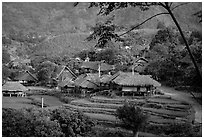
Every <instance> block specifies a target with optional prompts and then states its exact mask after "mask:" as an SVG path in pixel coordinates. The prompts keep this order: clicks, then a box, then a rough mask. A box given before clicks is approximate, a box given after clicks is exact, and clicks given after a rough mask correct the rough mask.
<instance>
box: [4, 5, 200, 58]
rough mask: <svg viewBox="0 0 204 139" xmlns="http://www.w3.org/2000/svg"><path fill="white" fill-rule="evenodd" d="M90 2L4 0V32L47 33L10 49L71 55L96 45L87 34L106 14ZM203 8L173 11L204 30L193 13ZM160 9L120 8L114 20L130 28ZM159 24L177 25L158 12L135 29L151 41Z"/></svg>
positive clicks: (183, 21)
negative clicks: (39, 40)
mask: <svg viewBox="0 0 204 139" xmlns="http://www.w3.org/2000/svg"><path fill="white" fill-rule="evenodd" d="M179 4H180V3H179ZM88 5H89V3H80V4H79V5H78V6H76V7H74V6H73V3H71V2H66V3H63V2H59V3H56V2H55V3H54V2H49V3H36V2H23V3H18V2H13V3H12V2H9V3H8V2H3V4H2V33H3V35H6V36H9V34H12V33H13V32H20V31H22V32H23V33H25V34H27V33H29V32H37V33H38V34H42V35H44V36H46V37H47V39H46V40H45V41H43V42H42V43H41V44H36V45H33V46H27V45H26V44H23V45H20V44H18V48H17V49H14V47H15V46H16V42H15V43H14V45H13V46H12V47H11V46H10V48H8V49H12V50H18V51H20V53H21V54H27V55H30V54H31V53H32V54H38V53H46V54H48V55H50V56H52V55H64V54H66V55H70V56H71V55H73V54H75V53H76V52H79V51H81V50H83V49H87V48H89V47H93V46H94V44H95V42H94V41H93V42H88V43H85V42H83V41H84V39H85V38H86V37H87V36H88V34H89V32H90V27H91V26H94V25H95V24H96V22H98V21H101V20H104V19H106V18H107V17H102V16H97V12H98V9H97V8H88ZM176 5H178V3H173V4H172V6H176ZM201 9H202V6H201V3H189V4H187V5H183V6H181V7H179V8H177V9H175V10H174V13H175V15H176V17H177V19H178V21H179V23H180V24H181V26H182V28H183V29H184V30H195V29H196V30H201V27H202V25H201V24H200V23H198V19H197V18H196V17H195V16H193V14H194V13H196V12H197V11H199V10H201ZM159 12H163V8H162V7H152V8H150V9H149V10H147V11H141V10H140V9H139V8H126V9H121V10H117V11H115V12H114V13H113V14H115V19H114V22H115V23H116V24H117V25H119V26H124V27H125V28H130V26H132V25H136V24H138V23H141V22H142V21H144V20H145V19H146V18H148V17H150V16H152V15H155V14H157V13H159ZM110 16H111V15H110ZM158 24H163V25H165V26H173V25H174V24H173V23H172V20H171V18H170V16H168V15H162V16H158V17H156V18H154V19H152V20H151V21H149V22H147V23H145V24H144V25H142V26H141V27H140V29H141V30H137V31H136V34H138V38H137V39H138V40H139V39H140V38H142V39H147V43H149V42H150V41H151V39H152V36H154V35H155V33H156V32H157V26H158ZM144 30H145V31H144ZM144 32H145V33H144ZM13 53H14V52H13ZM14 55H18V52H15V54H14Z"/></svg>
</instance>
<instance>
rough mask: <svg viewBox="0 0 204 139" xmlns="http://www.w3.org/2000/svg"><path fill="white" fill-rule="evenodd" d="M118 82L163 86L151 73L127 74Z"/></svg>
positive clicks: (123, 84) (132, 84) (121, 83)
mask: <svg viewBox="0 0 204 139" xmlns="http://www.w3.org/2000/svg"><path fill="white" fill-rule="evenodd" d="M117 83H118V84H119V85H122V86H161V84H160V83H159V82H157V81H156V80H154V79H152V78H151V77H150V75H139V74H136V75H132V76H126V77H124V78H123V79H120V80H119V81H117Z"/></svg>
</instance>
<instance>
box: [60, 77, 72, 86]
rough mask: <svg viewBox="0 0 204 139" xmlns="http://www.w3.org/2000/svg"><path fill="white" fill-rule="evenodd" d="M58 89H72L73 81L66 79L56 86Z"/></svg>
mask: <svg viewBox="0 0 204 139" xmlns="http://www.w3.org/2000/svg"><path fill="white" fill-rule="evenodd" d="M58 86H59V87H65V86H67V87H74V86H75V85H74V81H71V80H70V79H66V80H64V81H61V82H60V83H59V84H58Z"/></svg>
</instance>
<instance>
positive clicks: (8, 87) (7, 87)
mask: <svg viewBox="0 0 204 139" xmlns="http://www.w3.org/2000/svg"><path fill="white" fill-rule="evenodd" d="M27 90H28V89H27V88H26V87H25V86H23V85H22V84H20V83H19V82H14V81H8V82H6V83H5V84H4V85H3V86H2V91H27Z"/></svg>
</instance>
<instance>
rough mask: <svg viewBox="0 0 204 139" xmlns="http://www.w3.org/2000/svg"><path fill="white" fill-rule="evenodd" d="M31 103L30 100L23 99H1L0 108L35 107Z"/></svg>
mask: <svg viewBox="0 0 204 139" xmlns="http://www.w3.org/2000/svg"><path fill="white" fill-rule="evenodd" d="M31 103H32V100H30V99H27V98H25V97H2V108H13V109H21V108H31V107H36V106H35V105H32V104H31Z"/></svg>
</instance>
